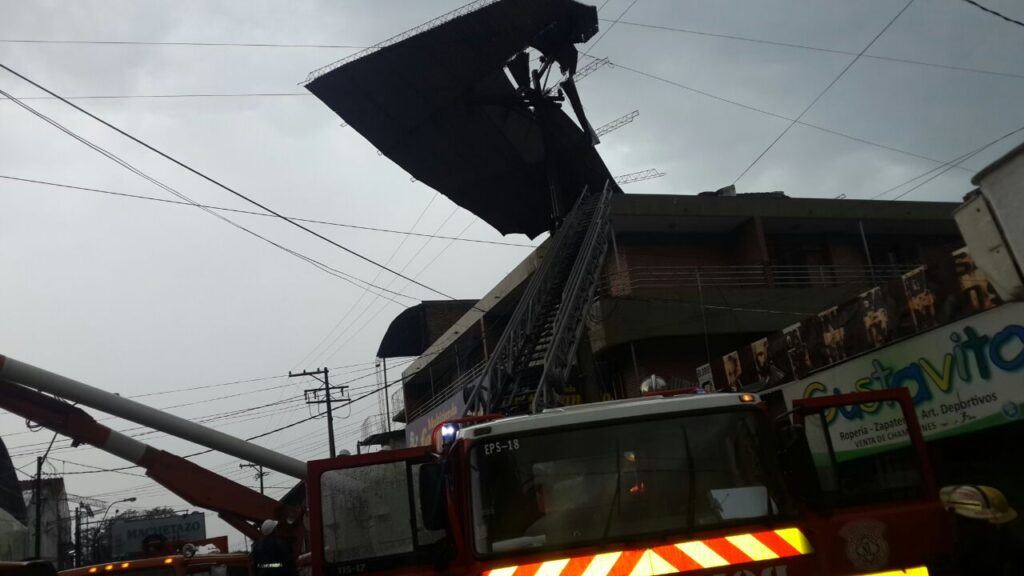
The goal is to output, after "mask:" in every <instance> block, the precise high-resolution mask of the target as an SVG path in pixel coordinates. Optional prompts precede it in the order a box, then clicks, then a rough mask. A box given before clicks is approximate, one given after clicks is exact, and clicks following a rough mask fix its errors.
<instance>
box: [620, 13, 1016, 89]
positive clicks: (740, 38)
mask: <svg viewBox="0 0 1024 576" xmlns="http://www.w3.org/2000/svg"><path fill="white" fill-rule="evenodd" d="M602 20H604V21H606V22H610V20H607V19H604V18H602ZM619 23H620V24H625V25H627V26H635V27H638V28H647V29H650V30H663V31H667V32H679V33H682V34H692V35H695V36H708V37H712V38H722V39H726V40H738V41H741V42H752V43H755V44H767V45H770V46H783V47H786V48H798V49H800V50H811V51H814V52H823V53H826V54H842V55H845V56H856V55H857V53H856V52H848V51H846V50H834V49H831V48H822V47H820V46H809V45H807V44H793V43H791V42H776V41H773V40H762V39H760V38H748V37H746V36H736V35H734V34H719V33H716V32H705V31H703V30H693V29H690V28H676V27H672V26H662V25H660V24H644V23H641V22H629V21H626V20H621V21H620V22H619ZM861 58H869V59H871V60H883V61H887V62H902V63H904V64H913V65H915V66H927V67H931V68H944V69H947V70H958V71H961V72H974V73H977V74H991V75H993V76H1006V77H1009V78H1021V79H1024V74H1014V73H1013V72H999V71H996V70H985V69H981V68H971V67H967V66H953V65H951V64H936V63H934V62H923V61H921V60H910V59H907V58H894V57H892V56H880V55H877V54H863V55H861Z"/></svg>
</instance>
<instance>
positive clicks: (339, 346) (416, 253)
mask: <svg viewBox="0 0 1024 576" xmlns="http://www.w3.org/2000/svg"><path fill="white" fill-rule="evenodd" d="M457 212H458V207H455V208H453V209H452V211H451V212H450V213H449V214H448V217H446V218H445V219H444V220H443V221H442V222H441V224H439V225H438V227H437V228H436V229H435V230H434V234H437V233H438V232H440V231H441V229H442V228H444V226H445V225H446V224H447V223H448V222H449V221H450V220H451V219H452V217H453V216H455V214H456V213H457ZM431 241H432V239H427V241H426V242H424V243H423V244H422V245H421V246H420V247H419V249H418V250H416V252H415V253H414V254H413V255H412V256H411V257H410V258H409V260H407V261H406V263H405V264H404V265H403V266H402V269H401V270H402V272H403V273H404V272H405V271H406V270H408V269H409V266H411V265H412V263H413V262H414V261H415V260H416V259H417V258H418V257H419V255H420V254H421V253H422V252H423V250H425V249H426V248H427V246H429V245H430V242H431ZM449 246H450V244H449ZM447 249H448V247H445V248H444V249H442V250H441V253H444V252H445V251H446V250H447ZM440 255H441V254H438V255H437V256H435V257H434V260H436V259H437V257H439V256H440ZM431 263H433V260H431ZM421 274H422V270H421V271H420V272H417V273H416V275H414V276H413V277H414V278H418V277H419V276H420V275H421ZM395 280H396V279H395V278H392V279H391V281H390V282H388V284H387V286H388V287H390V286H391V285H392V284H393V283H394V282H395ZM405 286H406V287H408V286H409V283H406V284H405ZM376 301H377V300H376V299H373V300H371V301H370V303H369V304H367V305H366V307H365V308H363V310H362V311H361V312H360V313H359V315H358V316H356V318H355V319H354V320H352V322H351V324H350V326H354V325H355V323H356V322H358V321H359V319H360V318H362V317H363V315H364V314H366V313H367V312H369V310H370V308H371V307H372V306H373V304H374V303H375V302H376ZM472 307H473V308H477V306H476V305H475V304H474V305H473V306H472ZM382 311H383V308H382V309H380V310H378V311H377V313H375V314H374V315H373V316H371V317H370V319H369V320H367V321H366V322H364V323H363V324H362V325H361V326H360V327H359V328H357V329H356V331H355V332H352V333H351V334H349V335H348V338H346V339H345V341H344V342H342V343H341V344H339V345H338V346H337V347H334V344H335V343H336V342H337V341H338V340H339V339H341V336H342V335H343V334H344V331H343V332H341V333H339V334H338V336H337V337H335V339H334V341H332V342H331V344H330V345H329V346H328V348H331V347H334V351H333V352H331V354H330V355H329V356H327V357H326V359H328V360H329V359H331V358H333V357H334V356H335V355H336V354H337V353H338V351H339V350H341V349H342V348H343V347H344V346H345V345H346V344H348V342H349V341H351V340H352V338H353V337H355V335H357V334H360V333H361V332H362V331H363V329H365V328H366V327H367V326H368V325H369V324H370V322H371V321H372V320H373V319H374V318H376V317H377V316H378V315H379V314H380V312H382ZM325 353H327V349H325V350H324V352H323V353H322V354H325ZM322 354H321V356H322Z"/></svg>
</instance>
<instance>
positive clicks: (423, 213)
mask: <svg viewBox="0 0 1024 576" xmlns="http://www.w3.org/2000/svg"><path fill="white" fill-rule="evenodd" d="M438 194H439V193H438V192H435V193H434V195H433V196H431V197H430V200H429V201H428V202H427V204H426V206H424V207H423V209H422V210H420V213H419V216H417V217H416V220H415V221H414V222H413V223H412V226H410V227H409V232H410V233H412V232H413V231H415V230H416V226H418V225H419V223H420V221H422V220H423V217H424V216H426V214H427V210H429V209H430V207H431V206H432V205H433V204H434V200H437V197H438ZM408 239H409V236H405V237H404V238H403V239H402V241H401V242H400V243H399V244H398V246H397V247H395V249H394V250H393V251H392V252H391V255H390V256H388V259H387V260H386V261H385V264H388V265H390V264H391V261H392V260H394V258H395V256H397V255H398V251H399V250H401V249H402V247H403V246H405V242H406V240H408ZM378 277H380V271H379V270H378V271H377V274H376V275H375V276H374V277H373V280H372V282H376V281H377V278H378ZM366 292H367V291H366V290H363V291H362V292H360V294H359V298H358V299H356V301H355V302H353V303H352V305H351V306H349V307H348V310H346V311H345V313H344V314H342V316H341V318H340V319H338V321H337V322H336V323H335V324H334V326H333V327H331V329H330V330H329V331H328V332H327V334H326V335H324V337H323V338H322V339H321V340H320V342H318V343H317V345H316V346H314V347H313V349H312V350H310V351H309V352H307V353H306V355H305V356H304V357H303V358H302V360H299V362H298V364H297V365H296V367H300V366H304V365H305V363H306V361H307V360H309V358H310V356H313V354H315V353H316V351H317V350H319V349H320V347H321V346H323V344H324V342H327V340H328V339H329V338H330V337H331V335H332V334H334V331H335V330H337V329H338V328H339V327H341V325H342V324H343V323H344V322H345V320H346V319H347V318H348V317H349V315H351V314H352V311H353V310H355V309H356V307H357V306H359V304H360V303H361V302H362V301H363V298H364V297H366ZM343 332H344V331H343ZM339 337H340V333H339ZM331 345H333V342H332V343H331V344H329V345H328V348H329V347H330V346H331Z"/></svg>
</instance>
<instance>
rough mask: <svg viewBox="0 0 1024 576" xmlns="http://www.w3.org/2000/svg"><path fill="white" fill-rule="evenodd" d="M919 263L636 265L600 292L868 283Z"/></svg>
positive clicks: (609, 277) (605, 281)
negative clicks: (851, 264)
mask: <svg viewBox="0 0 1024 576" xmlns="http://www.w3.org/2000/svg"><path fill="white" fill-rule="evenodd" d="M918 266H920V265H919V264H906V265H886V266H874V267H870V266H831V265H824V266H785V265H774V264H767V265H751V266H632V267H629V268H625V269H623V270H619V271H613V272H609V273H607V274H605V275H604V277H602V278H601V280H600V282H599V283H598V293H599V294H601V295H604V296H623V295H627V294H629V293H631V292H633V291H635V290H665V289H688V288H702V287H716V288H802V287H813V286H820V287H826V286H844V285H849V284H854V285H856V284H865V285H868V284H876V283H879V282H884V281H887V280H891V279H893V278H898V277H899V276H901V275H903V274H905V273H907V272H909V271H911V270H913V269H915V268H917V267H918Z"/></svg>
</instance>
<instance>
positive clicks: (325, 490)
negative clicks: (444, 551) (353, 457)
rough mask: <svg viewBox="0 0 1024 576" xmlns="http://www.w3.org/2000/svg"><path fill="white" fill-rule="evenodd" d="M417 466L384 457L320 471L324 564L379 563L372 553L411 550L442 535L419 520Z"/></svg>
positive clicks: (365, 568) (365, 567)
mask: <svg viewBox="0 0 1024 576" xmlns="http://www.w3.org/2000/svg"><path fill="white" fill-rule="evenodd" d="M419 467H420V464H412V463H409V462H405V461H397V462H384V463H380V464H373V465H366V466H359V467H355V468H342V469H337V470H329V471H327V472H324V473H323V474H322V475H321V477H320V486H321V487H320V489H321V508H322V515H323V526H322V528H321V529H322V531H323V545H324V550H323V554H324V561H325V562H326V563H327V564H332V565H333V564H346V563H349V562H353V561H359V563H358V564H356V565H355V566H356V567H357V568H359V571H371V570H373V569H377V568H382V567H385V565H384V564H380V565H378V564H379V563H378V564H375V563H374V560H375V559H381V558H387V557H396V556H401V555H409V554H413V553H415V552H417V551H419V550H421V549H422V548H423V547H425V546H429V545H430V544H434V543H436V542H438V541H439V540H440V539H441V538H443V537H444V531H443V530H440V531H437V530H427V529H426V528H425V527H424V526H423V519H422V517H421V514H420V508H419ZM348 568H351V569H353V570H354V569H355V568H352V567H351V566H349V567H348ZM343 572H344V570H343ZM345 573H347V572H345Z"/></svg>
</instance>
